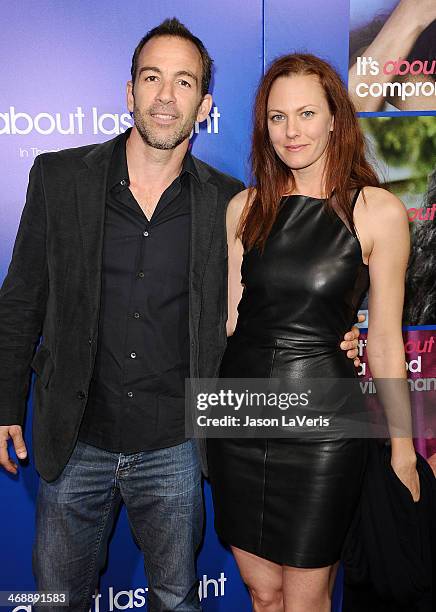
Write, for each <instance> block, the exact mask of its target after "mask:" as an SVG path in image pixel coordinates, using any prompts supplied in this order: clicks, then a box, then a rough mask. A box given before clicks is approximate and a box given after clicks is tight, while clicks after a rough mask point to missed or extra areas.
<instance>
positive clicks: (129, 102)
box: [126, 81, 135, 113]
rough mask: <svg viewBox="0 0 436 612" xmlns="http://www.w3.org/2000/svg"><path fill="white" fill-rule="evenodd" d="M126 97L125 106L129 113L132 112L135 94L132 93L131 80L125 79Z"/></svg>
mask: <svg viewBox="0 0 436 612" xmlns="http://www.w3.org/2000/svg"><path fill="white" fill-rule="evenodd" d="M126 97H127V108H128V109H129V113H133V107H134V106H135V96H134V94H133V83H132V81H127V85H126Z"/></svg>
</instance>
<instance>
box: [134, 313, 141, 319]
mask: <svg viewBox="0 0 436 612" xmlns="http://www.w3.org/2000/svg"><path fill="white" fill-rule="evenodd" d="M133 316H134V317H135V319H139V317H140V316H141V315H140V314H139V312H134V313H133Z"/></svg>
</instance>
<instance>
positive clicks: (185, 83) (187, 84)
mask: <svg viewBox="0 0 436 612" xmlns="http://www.w3.org/2000/svg"><path fill="white" fill-rule="evenodd" d="M179 83H180V85H182V86H183V87H191V83H188V81H185V80H184V79H180V81H179Z"/></svg>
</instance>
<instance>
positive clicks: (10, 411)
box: [0, 157, 48, 425]
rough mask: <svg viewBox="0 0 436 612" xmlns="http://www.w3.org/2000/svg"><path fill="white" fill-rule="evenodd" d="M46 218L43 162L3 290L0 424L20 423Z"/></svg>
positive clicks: (42, 278)
mask: <svg viewBox="0 0 436 612" xmlns="http://www.w3.org/2000/svg"><path fill="white" fill-rule="evenodd" d="M46 231H47V217H46V206H45V197H44V189H43V184H42V172H41V159H40V158H39V157H37V158H36V159H35V163H34V165H33V167H32V169H31V171H30V176H29V185H28V188H27V196H26V204H25V206H24V209H23V213H22V215H21V221H20V225H19V228H18V233H17V237H16V240H15V245H14V249H13V254H12V260H11V263H10V265H9V269H8V272H7V275H6V278H5V280H4V282H3V285H2V287H1V289H0V425H22V424H23V421H24V416H25V410H26V398H27V393H28V390H29V381H30V362H31V360H32V356H33V353H34V351H35V346H36V343H37V341H38V339H39V336H40V333H41V328H42V323H43V320H44V315H45V310H46V303H47V296H48V270H47V255H46V253H47V250H46Z"/></svg>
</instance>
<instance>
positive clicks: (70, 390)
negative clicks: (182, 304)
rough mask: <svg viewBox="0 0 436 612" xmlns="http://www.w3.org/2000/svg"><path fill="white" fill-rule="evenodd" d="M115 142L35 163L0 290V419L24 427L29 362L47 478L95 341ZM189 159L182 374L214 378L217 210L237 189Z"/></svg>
mask: <svg viewBox="0 0 436 612" xmlns="http://www.w3.org/2000/svg"><path fill="white" fill-rule="evenodd" d="M117 138H119V137H117ZM117 138H114V139H112V140H110V141H108V142H105V143H103V144H98V145H89V146H85V147H79V148H76V149H66V150H64V151H59V152H57V153H44V154H42V155H40V156H39V157H37V158H36V159H35V163H34V165H33V167H32V169H31V172H30V179H29V186H28V190H27V199H26V205H25V207H24V210H23V214H22V217H21V222H20V226H19V229H18V234H17V238H16V242H15V246H14V251H13V256H12V261H11V264H10V266H9V270H8V274H7V276H6V279H5V281H4V283H3V286H2V288H1V290H0V364H1V367H0V425H16V424H18V425H22V424H23V421H24V415H25V406H26V397H27V393H28V387H29V379H30V368H32V369H33V370H34V371H35V373H36V375H37V376H36V382H35V389H34V402H33V411H34V413H33V447H34V453H35V463H36V468H37V470H38V472H39V473H40V474H41V476H42V477H43V478H44V479H45V480H48V481H52V480H55V479H56V478H57V477H58V476H59V475H60V473H61V471H62V470H63V468H64V466H65V464H66V463H67V461H68V459H69V457H70V455H71V453H72V451H73V448H74V446H75V444H76V439H77V434H78V431H79V427H80V423H81V420H82V416H83V413H84V410H85V406H86V399H87V393H88V387H89V383H90V379H91V376H92V371H93V366H94V359H95V352H96V346H97V342H96V341H97V332H98V317H99V308H100V288H101V265H102V245H103V228H104V212H105V203H106V189H107V185H106V183H107V174H108V168H109V164H110V160H111V155H112V151H113V148H114V144H115V142H116V140H117ZM194 163H195V165H196V168H197V171H198V174H199V178H200V182H199V183H198V182H197V181H191V182H190V184H191V187H190V189H191V191H192V194H191V196H192V198H191V201H192V207H191V256H190V279H189V333H190V342H191V347H190V354H191V357H190V373H191V376H192V377H214V376H216V375H217V372H218V368H219V363H220V360H221V357H222V353H223V351H224V348H225V344H226V334H225V323H226V315H227V299H226V295H227V242H226V233H225V210H226V207H227V204H228V202H229V200H230V198H231V197H233V196H234V195H235V194H236V193H238V192H239V191H241V189H243V188H244V185H243V184H242V183H241V182H240V181H237V180H236V179H234V178H232V177H230V176H227V175H225V174H222V173H221V172H218V171H217V170H215V169H214V168H212V167H211V166H208V165H207V164H205V163H203V162H201V161H200V160H198V159H196V158H194ZM163 248H164V247H163ZM41 334H42V342H41V344H40V345H39V346H38V349H37V351H36V353H35V347H36V345H37V343H38V339H39V337H40V335H41ZM200 450H201V457H202V463H203V469H204V471H206V461H205V453H204V449H203V447H202V446H201V445H200Z"/></svg>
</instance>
